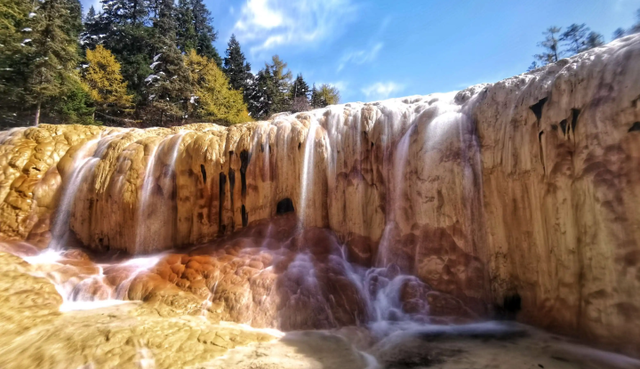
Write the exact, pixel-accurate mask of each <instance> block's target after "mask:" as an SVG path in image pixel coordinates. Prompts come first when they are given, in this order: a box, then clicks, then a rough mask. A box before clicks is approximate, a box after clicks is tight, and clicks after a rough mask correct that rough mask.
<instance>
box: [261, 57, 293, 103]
mask: <svg viewBox="0 0 640 369" xmlns="http://www.w3.org/2000/svg"><path fill="white" fill-rule="evenodd" d="M265 69H266V70H267V71H268V72H269V74H270V75H271V77H272V81H271V82H272V83H273V85H274V86H270V87H271V88H270V93H271V95H270V96H269V99H270V100H271V108H270V110H269V114H275V113H280V112H283V111H287V110H288V109H289V107H290V101H289V96H288V95H289V89H290V84H291V71H290V70H288V69H287V63H285V62H283V61H282V60H281V59H280V57H279V56H278V55H274V56H273V57H272V58H271V64H269V65H266V66H265Z"/></svg>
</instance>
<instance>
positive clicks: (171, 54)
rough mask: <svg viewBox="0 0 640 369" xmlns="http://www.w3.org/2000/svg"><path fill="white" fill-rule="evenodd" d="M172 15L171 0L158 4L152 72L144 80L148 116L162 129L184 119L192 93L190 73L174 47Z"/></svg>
mask: <svg viewBox="0 0 640 369" xmlns="http://www.w3.org/2000/svg"><path fill="white" fill-rule="evenodd" d="M173 14H174V7H173V0H159V1H158V16H157V18H156V19H155V20H154V25H153V27H154V33H155V37H154V50H155V52H156V55H155V56H154V58H153V64H151V66H150V68H151V69H152V70H153V72H152V74H150V75H149V76H147V78H146V79H145V82H146V83H147V88H146V91H147V93H146V96H147V98H148V101H149V103H150V106H149V107H150V110H151V113H152V114H153V115H154V116H155V118H154V119H157V120H158V121H159V123H160V124H161V125H163V124H165V123H171V122H175V121H177V120H180V119H183V118H184V116H185V115H186V114H187V108H188V101H189V100H190V98H191V91H192V87H191V78H190V75H189V71H188V70H187V69H186V67H185V65H184V59H183V57H182V54H181V53H180V50H178V47H177V46H176V24H175V19H174V17H173Z"/></svg>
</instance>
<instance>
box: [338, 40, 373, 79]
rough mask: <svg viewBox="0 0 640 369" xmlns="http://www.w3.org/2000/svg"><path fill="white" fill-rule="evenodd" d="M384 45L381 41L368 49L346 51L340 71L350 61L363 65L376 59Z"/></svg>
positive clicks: (339, 67) (341, 60)
mask: <svg viewBox="0 0 640 369" xmlns="http://www.w3.org/2000/svg"><path fill="white" fill-rule="evenodd" d="M382 46H384V44H383V43H382V42H379V43H377V44H375V45H374V46H373V47H371V48H368V49H364V50H357V51H349V52H346V53H345V54H344V55H342V58H341V59H340V65H339V66H338V72H340V71H341V70H342V69H343V68H344V67H345V66H346V65H347V64H348V63H353V64H357V65H362V64H365V63H369V62H372V61H374V60H375V59H376V57H378V53H379V52H380V50H382Z"/></svg>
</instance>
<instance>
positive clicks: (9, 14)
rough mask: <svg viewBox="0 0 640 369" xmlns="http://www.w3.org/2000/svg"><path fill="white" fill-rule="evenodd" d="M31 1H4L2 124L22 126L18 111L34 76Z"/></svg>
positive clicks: (0, 16)
mask: <svg viewBox="0 0 640 369" xmlns="http://www.w3.org/2000/svg"><path fill="white" fill-rule="evenodd" d="M31 9H32V3H31V2H30V1H28V0H2V1H0V23H1V24H2V26H1V27H0V45H2V46H0V121H1V123H2V125H18V124H20V120H19V119H20V117H18V116H17V115H18V114H17V113H16V112H17V110H19V109H20V108H21V106H22V105H23V100H24V93H25V90H24V86H25V85H26V82H27V80H28V79H29V75H30V72H31V70H30V64H31V60H30V54H31V51H32V48H31V47H30V46H29V45H31V44H32V43H31V42H30V41H27V40H29V39H31V38H32V37H33V36H32V34H33V30H32V28H31V27H32V24H31V23H32V22H31V19H30V18H29V16H28V14H29V12H30V11H31Z"/></svg>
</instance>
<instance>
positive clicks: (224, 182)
mask: <svg viewBox="0 0 640 369" xmlns="http://www.w3.org/2000/svg"><path fill="white" fill-rule="evenodd" d="M226 185H227V175H226V174H224V173H223V172H220V182H219V188H218V196H219V197H218V231H219V232H220V233H221V234H224V230H225V227H224V224H222V210H223V209H224V192H225V186H226Z"/></svg>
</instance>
